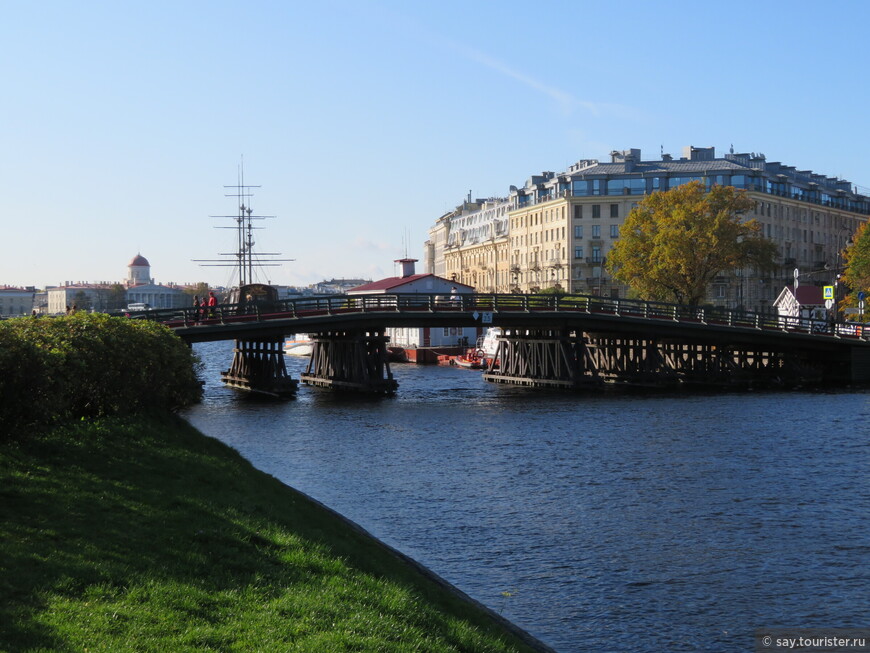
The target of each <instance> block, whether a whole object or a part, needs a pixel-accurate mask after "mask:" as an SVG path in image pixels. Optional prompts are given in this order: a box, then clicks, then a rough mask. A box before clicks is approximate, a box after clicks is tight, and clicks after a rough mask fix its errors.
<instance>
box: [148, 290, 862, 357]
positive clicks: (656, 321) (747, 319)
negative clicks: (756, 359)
mask: <svg viewBox="0 0 870 653" xmlns="http://www.w3.org/2000/svg"><path fill="white" fill-rule="evenodd" d="M248 310H249V311H251V312H240V311H241V308H240V307H239V306H238V305H234V304H223V305H219V306H217V307H214V310H213V312H211V313H210V314H208V315H205V316H203V315H201V311H200V310H197V309H195V308H188V309H174V310H151V311H145V312H143V313H142V314H140V315H137V317H142V318H146V319H154V320H158V321H160V322H162V323H164V324H166V325H167V326H168V327H170V328H172V329H173V330H174V331H175V332H176V333H177V334H178V335H179V336H180V337H181V338H183V339H184V340H186V341H188V342H205V341H214V340H227V339H234V338H255V337H274V336H278V335H285V334H291V333H316V332H320V331H329V330H334V329H344V330H348V329H357V330H361V331H366V330H376V329H382V328H384V327H427V326H428V327H444V326H457V327H461V326H469V327H470V326H478V327H488V326H501V327H509V328H554V329H555V328H559V329H572V330H582V331H585V332H603V333H608V334H620V333H621V334H626V335H632V334H634V335H643V336H645V337H658V338H669V339H675V340H679V341H691V342H723V341H727V342H739V343H752V344H758V345H764V346H769V347H787V348H788V347H795V346H797V347H802V348H810V349H814V348H816V349H818V348H820V349H832V350H836V349H839V348H841V347H842V346H843V345H845V344H848V345H849V346H859V347H862V346H870V333H868V332H867V331H866V330H865V329H864V326H863V325H862V324H858V323H836V324H831V323H828V322H826V321H823V320H813V319H805V318H786V317H777V316H769V315H762V314H756V313H747V312H738V311H731V310H727V309H718V308H709V307H700V308H699V307H687V306H679V305H674V304H663V303H657V302H642V301H636V300H626V299H609V298H602V297H589V296H573V295H572V296H556V295H502V294H468V295H461V296H460V299H458V300H449V299H447V298H445V297H444V296H443V295H432V294H395V295H366V296H347V295H337V296H329V297H307V298H299V299H290V300H284V301H279V302H274V303H272V304H269V305H266V306H259V307H256V308H255V309H250V307H249V309H248Z"/></svg>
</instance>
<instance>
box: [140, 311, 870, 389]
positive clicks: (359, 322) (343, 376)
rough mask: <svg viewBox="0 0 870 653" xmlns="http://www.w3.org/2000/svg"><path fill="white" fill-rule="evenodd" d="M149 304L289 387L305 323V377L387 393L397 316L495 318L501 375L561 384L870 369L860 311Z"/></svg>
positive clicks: (417, 321)
mask: <svg viewBox="0 0 870 653" xmlns="http://www.w3.org/2000/svg"><path fill="white" fill-rule="evenodd" d="M204 310H206V309H197V308H193V307H191V308H188V309H168V310H149V311H144V312H141V313H138V314H137V315H136V316H135V317H137V318H144V319H152V320H157V321H160V322H162V323H163V324H165V325H166V326H168V327H169V328H171V329H172V330H173V331H174V332H175V333H176V334H177V335H178V336H179V337H180V338H182V339H184V340H185V341H187V342H188V343H196V342H207V341H216V340H234V341H235V343H236V346H235V349H234V357H233V361H232V364H231V365H230V368H229V369H228V370H227V371H226V372H224V373H223V374H222V377H223V380H224V382H225V383H227V384H228V385H231V386H235V387H239V388H243V389H247V390H253V391H257V392H264V393H266V394H274V395H288V394H292V393H293V392H294V391H295V390H296V386H297V381H296V380H295V379H292V378H290V377H289V376H288V374H287V371H286V368H285V365H284V355H283V342H284V338H285V337H286V336H287V335H290V334H298V333H307V334H311V336H312V340H313V343H314V347H313V353H312V356H311V360H310V362H309V365H308V369H307V371H306V372H305V374H303V375H302V376H301V380H302V381H303V382H304V383H306V384H311V385H319V386H327V387H331V388H334V389H343V390H354V391H363V392H372V393H379V394H390V393H392V392H394V391H395V389H396V387H397V383H396V381H395V380H394V379H393V376H392V372H391V370H390V366H389V362H388V359H387V343H388V340H389V339H388V337H387V336H386V335H385V330H386V329H387V328H389V327H430V328H439V327H470V326H474V327H482V328H487V327H500V328H501V329H502V333H501V336H500V338H499V346H498V353H497V355H496V357H495V359H494V360H493V361H492V362H491V363H490V365H489V366H488V368H487V369H486V371H485V372H484V378H485V379H486V380H487V381H491V382H494V383H511V384H519V385H528V386H540V387H547V386H549V387H559V388H578V389H583V388H589V389H591V388H606V387H613V386H647V387H688V386H711V387H728V386H737V387H741V386H767V385H781V386H796V385H806V384H818V385H829V386H830V385H844V384H850V383H864V382H868V381H870V332H866V331H865V330H864V328H863V325H861V324H857V323H829V322H826V321H821V320H812V319H804V318H783V317H777V316H769V315H762V314H756V313H747V312H741V311H731V310H726V309H719V308H710V307H687V306H679V305H674V304H664V303H657V302H644V301H636V300H627V299H610V298H602V297H594V296H577V295H570V296H558V295H515V294H465V295H460V296H459V298H458V299H448V298H447V297H445V296H443V295H434V294H431V295H430V294H393V295H357V296H348V295H336V296H313V297H304V298H297V299H288V300H280V301H268V302H255V303H246V304H245V303H243V304H220V305H218V306H215V307H212V308H210V309H207V312H205V313H204V312H203V311H204Z"/></svg>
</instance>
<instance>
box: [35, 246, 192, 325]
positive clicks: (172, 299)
mask: <svg viewBox="0 0 870 653" xmlns="http://www.w3.org/2000/svg"><path fill="white" fill-rule="evenodd" d="M46 294H47V302H46V312H47V313H51V314H55V315H59V314H61V313H65V312H66V311H67V309H68V308H69V309H71V308H72V307H73V306H75V308H76V309H78V310H84V311H100V312H108V311H118V310H123V309H124V308H126V307H127V305H128V304H137V303H142V304H148V306H149V308H182V307H185V306H187V305H188V302H189V300H188V295H187V294H185V292H184V290H183V289H182V288H180V287H178V286H175V285H170V286H165V285H161V284H157V283H154V279H152V278H151V264H150V263H148V259H146V258H145V257H144V256H142V255H141V254H137V255H136V256H135V257H133V259H132V260H131V261H130V263H129V264H128V265H127V277H126V278H125V280H124V281H123V283H117V282H116V283H112V282H108V281H101V282H99V283H87V282H81V281H80V282H75V283H73V282H71V281H65V282H64V283H63V284H62V285H60V286H57V287H52V288H48V289H47V292H46ZM28 312H29V311H28Z"/></svg>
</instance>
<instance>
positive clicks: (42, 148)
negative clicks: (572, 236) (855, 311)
mask: <svg viewBox="0 0 870 653" xmlns="http://www.w3.org/2000/svg"><path fill="white" fill-rule="evenodd" d="M0 12H2V22H0V53H2V56H0V73H2V76H0V78H2V79H3V82H4V84H3V88H2V90H0V191H2V195H3V201H2V208H0V216H2V221H3V230H2V233H3V238H2V243H3V247H2V256H0V285H3V284H10V285H36V286H40V287H43V286H45V285H56V284H59V283H62V282H63V281H66V280H70V281H104V280H105V281H116V280H120V279H122V278H124V276H125V274H126V265H127V264H128V263H129V261H130V259H131V258H132V257H133V256H135V255H136V253H137V252H141V253H142V254H143V255H144V256H146V257H147V258H148V259H149V261H150V263H151V266H152V274H153V275H154V276H155V277H156V279H157V281H158V282H164V283H165V282H177V283H185V282H194V281H207V282H209V283H212V284H215V285H226V284H227V283H228V282H230V281H231V280H232V278H231V277H230V272H229V270H227V269H223V268H204V267H200V266H198V265H197V264H196V263H194V262H192V261H191V259H203V258H215V255H216V254H217V253H218V252H228V251H232V250H233V247H234V245H233V242H234V239H233V232H232V231H229V230H224V229H215V228H214V227H216V226H227V225H229V222H228V221H222V220H219V219H215V218H211V217H209V216H214V215H228V214H234V213H235V203H234V201H233V200H232V199H229V198H226V197H225V196H224V194H225V193H226V192H228V191H227V190H226V189H225V188H224V185H230V184H235V183H236V181H237V177H238V170H239V165H240V161H241V160H242V157H244V169H245V181H246V182H247V183H250V184H256V185H259V186H261V187H260V188H258V189H255V191H254V192H255V196H254V198H253V201H252V206H253V208H254V209H255V212H256V213H260V214H264V215H274V216H276V218H275V219H274V220H268V221H266V222H265V223H264V226H265V227H266V229H265V230H264V231H259V232H257V237H258V248H259V249H261V251H270V252H281V253H283V254H284V255H285V257H287V258H293V259H295V261H293V262H290V263H286V264H284V265H283V266H282V267H280V268H271V269H269V270H268V271H267V273H266V274H264V276H265V277H267V278H268V279H269V280H270V281H272V282H273V283H280V284H308V283H312V282H315V281H318V280H320V279H323V278H332V277H366V278H375V279H377V278H380V277H383V276H389V275H392V274H393V272H394V265H393V259H396V258H399V257H401V256H402V255H403V254H404V252H405V242H406V241H408V246H407V251H408V253H409V254H410V255H411V256H415V257H417V258H422V244H423V242H424V241H425V240H426V237H427V230H428V229H429V227H430V226H431V225H432V224H433V223H434V221H435V219H436V218H437V217H438V216H440V215H442V214H443V213H444V212H446V211H449V210H451V209H452V208H454V207H455V206H456V205H457V204H459V203H461V201H462V200H463V198H464V197H465V195H466V194H467V193H468V191H469V190H470V191H471V192H472V195H474V196H475V197H489V196H504V195H506V194H507V192H508V189H509V186H510V185H512V184H513V185H518V186H519V185H522V184H523V183H524V182H525V180H526V179H527V178H528V177H529V176H530V175H532V174H535V173H539V172H541V171H543V170H553V171H557V172H558V171H562V170H565V169H566V168H567V167H568V166H569V165H571V164H572V163H574V162H575V161H577V160H580V159H584V158H598V159H603V160H607V159H608V154H609V152H610V151H611V150H614V149H617V150H623V149H628V148H632V147H635V148H640V149H641V150H642V153H643V157H644V158H645V159H648V158H649V159H655V158H658V157H659V154H660V152H661V148H664V151H665V152H667V153H672V154H674V155H676V156H679V154H680V153H681V151H682V148H683V146H686V145H694V146H698V147H708V146H715V147H716V150H717V154H719V155H721V154H722V153H724V152H726V151H727V150H728V148H729V147H731V145H733V146H734V148H735V150H736V151H740V152H763V153H764V154H766V155H767V157H768V160H773V161H781V162H783V163H785V164H788V165H794V166H797V167H798V168H799V169H812V170H813V171H815V172H817V173H821V174H826V175H830V176H840V177H843V178H845V179H848V180H850V181H851V182H853V183H854V184H858V185H859V186H863V187H865V188H864V189H863V190H864V191H865V192H870V188H868V187H870V158H868V153H870V142H868V141H870V137H868V132H867V129H866V125H865V116H866V113H867V106H868V91H867V79H868V75H867V72H868V70H867V64H868V55H867V52H866V48H867V46H866V41H867V30H866V25H867V24H868V22H870V21H868V18H870V3H867V2H860V1H854V2H849V1H847V2H839V3H834V4H830V5H821V4H819V3H817V2H813V3H810V2H790V3H782V2H750V1H747V0H737V1H735V2H731V3H697V2H658V3H654V2H639V1H636V2H633V1H628V2H620V3H603V2H587V1H585V0H570V1H565V2H562V1H560V0H556V1H554V2H550V3H546V4H542V5H534V4H530V3H527V2H513V1H504V0H502V1H498V2H468V1H467V0H466V1H465V2H454V1H452V0H447V1H444V0H441V1H439V2H437V3H412V2H407V1H393V0H385V1H376V2H364V1H361V2H349V1H348V2H345V1H343V0H322V1H321V2H317V3H301V2H299V3H297V2H277V1H275V2H271V1H263V0H260V1H258V0H249V1H247V2H220V1H214V2H196V1H181V2H164V1H162V0H149V1H148V2H93V1H89V0H83V1H82V2H76V3H72V2H53V1H46V2H40V1H34V2H11V1H9V0H0Z"/></svg>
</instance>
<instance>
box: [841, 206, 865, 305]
mask: <svg viewBox="0 0 870 653" xmlns="http://www.w3.org/2000/svg"><path fill="white" fill-rule="evenodd" d="M867 224H868V223H866V222H864V223H863V224H861V226H860V227H858V230H857V231H856V232H855V235H854V236H852V242H851V243H850V244H849V245H848V246H847V247H846V249H845V251H844V252H843V259H844V260H845V269H844V271H843V276H842V277H841V279H840V280H841V282H842V283H843V284H845V286H846V287H847V288H848V289H849V294H848V295H846V297H845V299H844V300H843V301H842V303H841V306H842V307H847V306H857V305H858V293H859V292H861V291H864V292H865V293H866V292H867V291H868V290H870V228H868V227H867Z"/></svg>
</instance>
